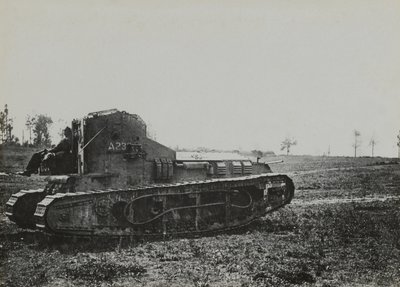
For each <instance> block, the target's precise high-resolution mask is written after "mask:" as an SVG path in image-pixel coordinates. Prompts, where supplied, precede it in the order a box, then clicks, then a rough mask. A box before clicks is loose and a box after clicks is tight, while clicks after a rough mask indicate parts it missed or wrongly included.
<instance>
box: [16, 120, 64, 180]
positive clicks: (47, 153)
mask: <svg viewBox="0 0 400 287" xmlns="http://www.w3.org/2000/svg"><path fill="white" fill-rule="evenodd" d="M71 147H72V130H71V129H70V128H69V127H66V128H65V129H64V138H63V139H62V140H61V141H60V142H59V144H58V145H57V146H55V147H54V148H52V149H50V150H47V149H44V150H42V151H39V152H37V153H34V154H33V155H32V158H31V159H30V161H29V163H28V165H27V166H26V169H25V170H24V171H23V172H18V173H17V174H18V175H24V176H31V174H32V173H37V172H38V169H39V167H40V164H41V163H42V162H46V161H49V160H52V159H54V160H56V161H59V160H63V158H65V157H66V156H67V155H68V154H69V153H70V152H71Z"/></svg>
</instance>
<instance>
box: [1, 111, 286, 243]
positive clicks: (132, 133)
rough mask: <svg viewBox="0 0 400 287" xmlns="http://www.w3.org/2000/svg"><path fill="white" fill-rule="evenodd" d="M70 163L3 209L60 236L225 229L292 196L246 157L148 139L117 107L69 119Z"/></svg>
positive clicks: (138, 122)
mask: <svg viewBox="0 0 400 287" xmlns="http://www.w3.org/2000/svg"><path fill="white" fill-rule="evenodd" d="M71 128H72V131H73V143H74V144H73V148H72V158H73V160H72V161H71V164H72V166H69V167H67V168H65V169H64V170H69V171H71V170H73V173H69V174H63V171H62V170H63V168H57V167H46V166H42V168H41V172H42V174H43V173H48V174H51V175H50V176H49V177H48V183H47V185H46V187H45V188H44V189H39V190H28V191H25V190H22V191H20V192H18V193H16V194H14V195H12V196H11V198H10V199H9V200H8V202H7V205H6V215H7V216H8V217H9V219H10V220H12V221H14V222H15V223H16V224H17V225H19V226H20V227H24V228H38V229H40V230H43V231H45V232H46V233H50V234H54V235H61V236H93V235H102V236H143V235H150V236H152V235H154V236H160V235H164V236H165V235H193V234H198V235H202V234H207V233H209V232H224V231H227V230H230V229H233V228H237V227H240V226H244V225H246V224H248V223H250V222H252V221H253V220H254V219H257V218H259V217H261V216H264V215H265V214H267V213H269V212H272V211H274V210H276V209H278V208H281V207H283V206H285V205H286V204H288V203H290V201H291V199H292V197H293V195H294V185H293V182H292V180H291V179H290V178H289V177H288V176H286V175H284V174H275V173H272V172H271V169H270V167H269V166H268V164H265V163H254V162H251V161H250V160H247V159H231V160H227V159H207V158H204V157H201V158H188V159H184V160H179V159H177V158H176V152H175V151H174V150H172V149H170V148H168V147H166V146H163V145H162V144H160V143H158V142H156V141H154V140H151V139H150V138H148V137H147V134H146V124H145V123H144V121H143V120H142V119H141V118H140V117H139V116H138V115H134V114H129V113H126V112H121V111H118V110H115V109H113V110H107V111H101V112H95V113H90V114H88V115H87V116H86V117H84V118H83V119H79V120H74V121H73V122H72V126H71Z"/></svg>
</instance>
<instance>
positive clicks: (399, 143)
mask: <svg viewBox="0 0 400 287" xmlns="http://www.w3.org/2000/svg"><path fill="white" fill-rule="evenodd" d="M397 146H398V147H399V154H398V156H399V158H400V131H399V135H398V136H397Z"/></svg>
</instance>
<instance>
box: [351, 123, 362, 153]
mask: <svg viewBox="0 0 400 287" xmlns="http://www.w3.org/2000/svg"><path fill="white" fill-rule="evenodd" d="M353 134H354V143H353V148H354V157H357V148H358V147H359V146H360V139H359V138H360V136H361V133H360V132H359V131H358V130H354V131H353Z"/></svg>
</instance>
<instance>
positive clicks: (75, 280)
mask: <svg viewBox="0 0 400 287" xmlns="http://www.w3.org/2000/svg"><path fill="white" fill-rule="evenodd" d="M17 156H18V155H17ZM283 159H284V163H282V164H276V165H273V166H272V168H273V169H274V171H277V172H287V173H288V174H289V175H290V177H291V178H292V179H293V180H294V183H295V185H296V192H295V199H294V200H293V201H292V204H290V205H288V206H286V207H285V208H283V209H281V210H279V211H277V212H275V213H272V214H271V215H269V216H266V217H264V218H262V219H260V220H258V221H256V222H254V223H252V224H251V225H250V226H248V227H247V228H246V229H242V230H239V231H237V232H235V233H232V234H220V235H218V236H213V237H202V238H171V239H169V240H166V241H152V242H135V243H130V244H126V245H123V246H122V247H120V246H119V245H118V244H114V245H110V246H105V245H104V244H103V245H102V247H101V248H98V247H96V248H93V246H95V245H96V244H95V243H96V242H89V243H88V244H87V245H86V246H87V247H88V248H86V249H85V248H83V247H82V245H74V244H73V243H71V242H68V243H67V242H66V243H62V244H59V243H58V244H49V243H44V242H42V240H44V238H43V236H42V235H41V234H38V233H35V232H33V231H28V230H22V229H19V228H17V227H15V226H14V225H13V224H12V223H11V222H9V221H8V219H7V218H6V217H5V215H4V204H5V202H6V201H7V200H8V197H9V196H10V194H11V193H13V192H17V191H18V190H19V189H23V188H25V189H27V188H37V187H40V186H43V185H44V180H43V179H42V178H41V177H38V176H33V177H31V178H22V177H17V176H7V175H1V174H0V192H1V194H0V203H1V206H0V211H1V212H2V213H1V214H0V282H1V284H0V285H1V286H60V287H61V286H300V285H303V286H325V287H328V286H400V208H399V207H400V165H399V164H397V162H396V161H394V160H388V159H382V158H357V159H354V158H345V157H308V156H292V157H284V158H283ZM275 160H276V158H275ZM20 165H21V166H23V164H22V163H20ZM0 166H2V167H4V168H3V170H0V172H8V171H14V170H15V169H16V168H19V166H17V165H4V164H3V165H0ZM90 246H92V247H90Z"/></svg>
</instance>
